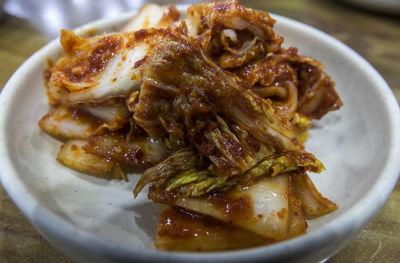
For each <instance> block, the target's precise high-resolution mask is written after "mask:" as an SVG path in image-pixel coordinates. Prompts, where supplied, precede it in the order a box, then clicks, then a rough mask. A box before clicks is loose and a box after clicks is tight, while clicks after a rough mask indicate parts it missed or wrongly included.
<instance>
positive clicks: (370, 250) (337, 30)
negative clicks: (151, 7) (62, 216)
mask: <svg viewBox="0 0 400 263" xmlns="http://www.w3.org/2000/svg"><path fill="white" fill-rule="evenodd" d="M246 5H248V6H250V7H254V8H260V9H264V10H268V11H270V12H273V13H276V14H280V15H283V16H287V17H291V18H294V19H296V20H299V21H302V22H304V23H306V24H309V25H311V26H313V27H316V28H319V29H321V30H322V31H325V32H327V33H329V34H331V35H332V36H334V37H335V38H337V39H339V40H341V41H343V42H344V43H346V44H347V45H349V46H350V47H352V48H353V49H355V50H356V51H357V52H358V53H360V54H361V55H362V56H363V57H365V58H366V59H367V60H368V61H369V62H370V63H371V64H372V65H373V66H374V67H375V68H376V69H377V70H378V71H379V72H380V73H381V74H382V76H383V77H384V78H385V79H386V81H387V82H388V84H389V85H390V87H391V88H392V90H393V92H394V94H395V96H396V98H397V100H400V51H399V48H400V17H395V16H388V15H383V14H376V13H372V12H367V11H364V10H360V9H357V8H353V7H351V6H347V5H343V4H341V3H340V2H336V1H328V0H300V1H298V0H287V1H282V0H279V1H278V0H269V1H262V0H259V1H247V3H246ZM47 42H48V39H46V38H45V37H44V36H43V33H41V32H40V31H39V30H38V29H36V28H35V27H34V26H33V25H32V24H30V23H29V22H27V21H25V20H22V19H19V18H17V17H14V16H11V15H7V14H6V15H4V16H3V17H2V18H1V19H0V87H3V86H4V85H5V83H6V81H7V80H8V79H9V78H10V76H11V74H12V73H13V72H14V71H15V70H16V69H17V68H18V66H19V65H20V64H21V63H22V62H23V61H24V60H26V59H27V58H28V57H29V56H30V55H31V54H32V53H33V52H34V51H36V50H38V49H39V48H41V47H42V46H43V45H45V44H46V43H47ZM399 161H400V160H399ZM399 261H400V183H398V184H397V186H396V188H395V189H394V191H393V193H392V194H391V196H390V198H389V200H388V201H387V203H386V204H385V206H384V207H383V208H382V209H381V210H380V212H379V213H378V214H377V215H376V216H375V217H374V218H373V220H371V221H370V222H369V224H367V225H366V227H364V228H363V229H362V230H361V232H360V233H359V235H358V236H357V238H356V239H355V240H354V241H353V242H352V243H351V244H350V245H349V246H347V247H346V248H345V249H344V250H342V251H341V252H340V253H338V254H337V255H336V256H334V257H333V258H331V259H330V260H329V262H399ZM0 262H70V260H69V259H68V258H66V257H65V256H64V255H62V254H61V253H60V252H58V251H57V250H55V249H54V248H53V247H52V246H51V245H50V244H49V243H48V242H47V241H46V240H44V239H43V238H42V237H41V236H40V235H39V234H38V233H37V232H36V231H35V229H34V228H33V227H32V226H31V225H30V224H29V223H28V222H27V220H26V219H25V218H24V216H23V215H22V214H21V212H19V210H18V209H17V208H16V207H15V205H14V204H13V203H12V201H11V200H10V198H9V197H8V196H7V194H6V192H5V191H4V189H3V188H2V187H1V186H0Z"/></svg>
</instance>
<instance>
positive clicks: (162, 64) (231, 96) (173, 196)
mask: <svg viewBox="0 0 400 263" xmlns="http://www.w3.org/2000/svg"><path fill="white" fill-rule="evenodd" d="M274 23H275V20H274V19H273V18H271V17H270V16H269V14H268V13H266V12H264V11H256V10H252V9H248V8H246V7H244V6H243V5H241V4H240V3H238V2H236V1H226V2H219V1H212V2H205V3H202V4H198V5H193V6H191V7H189V8H188V10H187V12H186V16H185V17H181V14H180V13H179V11H178V10H177V9H176V8H175V7H173V6H169V7H160V6H157V5H153V4H151V5H145V6H144V7H143V8H142V9H140V10H139V12H138V14H137V15H136V16H135V17H133V18H132V19H131V20H130V21H129V22H128V24H127V25H126V26H125V27H123V29H122V31H121V32H115V33H107V34H104V35H99V36H92V37H80V36H78V35H76V34H75V33H74V32H73V31H68V30H62V31H61V38H60V42H61V45H62V48H63V50H64V56H63V57H62V58H60V59H58V60H57V61H56V62H55V63H50V64H49V66H48V68H47V69H46V70H45V85H46V92H47V96H48V100H49V104H50V106H51V109H50V111H49V113H47V114H46V115H45V116H44V117H43V118H42V119H41V120H40V121H39V126H40V127H41V129H42V130H43V131H45V132H47V133H49V134H50V135H53V136H55V137H57V138H60V139H61V140H62V141H63V142H64V143H63V145H62V146H61V148H60V151H59V153H58V156H57V160H58V161H59V162H61V163H62V164H64V165H65V166H67V167H69V168H71V169H74V170H78V171H81V172H86V173H89V174H102V175H107V174H114V178H116V179H125V180H127V177H126V174H127V173H130V172H131V171H141V175H140V178H139V180H138V183H137V184H136V186H135V188H134V189H133V194H134V196H135V197H136V196H137V195H138V194H139V193H140V192H141V191H143V189H145V186H149V188H148V198H149V199H151V200H153V201H154V202H158V203H162V204H166V205H167V208H166V209H164V210H163V211H162V212H161V214H160V217H159V222H158V228H157V235H156V240H155V246H156V247H157V248H158V249H161V250H178V251H212V250H229V249H240V248H247V247H253V246H260V245H266V244H271V243H275V242H280V241H283V240H287V239H290V238H293V237H296V236H299V235H301V234H304V233H305V232H306V229H307V222H306V219H305V216H306V215H309V216H312V217H316V216H321V215H323V214H326V213H330V212H332V211H334V210H336V209H337V206H336V204H335V203H333V202H332V201H330V200H328V199H327V198H325V197H323V196H322V195H321V193H319V192H318V190H317V188H316V187H315V185H314V184H313V182H312V181H311V179H310V177H309V176H308V173H321V172H322V171H323V170H324V169H325V168H324V166H323V164H322V163H321V162H320V161H319V160H318V159H317V157H316V156H314V155H313V154H312V153H310V152H307V150H306V149H305V147H304V142H305V141H306V139H307V134H308V129H309V128H310V127H311V126H312V122H313V120H314V119H320V118H321V117H323V116H324V115H325V114H326V113H328V112H329V111H332V110H337V109H339V108H340V106H341V105H342V102H341V100H340V97H339V96H338V94H337V93H336V91H335V89H334V82H333V81H332V80H331V78H330V77H329V75H328V74H327V73H326V72H325V71H324V67H323V65H322V64H321V63H320V62H319V61H317V60H315V59H313V58H311V57H309V56H305V55H301V54H298V50H297V48H295V47H289V48H283V47H282V43H283V37H281V36H279V35H278V34H276V33H275V31H274V30H273V26H274ZM146 191H147V190H146Z"/></svg>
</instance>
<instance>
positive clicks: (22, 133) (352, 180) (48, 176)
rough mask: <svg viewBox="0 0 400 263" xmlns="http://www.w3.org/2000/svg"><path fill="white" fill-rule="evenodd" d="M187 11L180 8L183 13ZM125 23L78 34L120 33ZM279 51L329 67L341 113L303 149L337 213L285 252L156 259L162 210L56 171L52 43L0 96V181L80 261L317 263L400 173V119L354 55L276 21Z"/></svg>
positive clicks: (372, 209)
mask: <svg viewBox="0 0 400 263" xmlns="http://www.w3.org/2000/svg"><path fill="white" fill-rule="evenodd" d="M181 8H183V9H185V7H181ZM131 16H132V14H126V15H123V16H120V17H118V18H115V19H112V20H101V21H98V22H95V23H92V24H90V25H88V26H85V27H83V28H81V29H79V30H78V31H79V32H81V33H84V32H85V31H86V30H88V29H90V31H93V30H92V29H93V28H95V29H97V31H98V32H99V33H101V32H105V31H111V30H117V29H118V28H119V27H120V26H121V25H122V24H124V22H125V21H126V20H127V19H128V18H129V17H131ZM274 17H275V18H276V19H277V21H278V22H277V24H276V30H277V32H278V33H279V34H281V35H283V36H284V37H285V45H286V46H288V45H295V46H297V47H299V50H300V53H303V54H308V55H311V56H313V57H315V58H317V59H319V60H320V61H322V62H323V63H324V64H325V65H326V71H327V72H328V73H329V74H330V75H331V76H332V78H333V79H334V80H335V81H336V88H337V91H338V92H339V94H340V95H341V97H342V99H343V102H344V106H343V108H341V109H340V110H339V111H336V112H332V113H330V114H328V115H327V116H326V117H325V118H323V120H322V121H319V122H318V123H316V125H315V127H314V128H313V129H312V131H311V134H310V137H309V141H308V143H307V149H308V150H309V151H310V152H312V153H314V154H315V155H316V156H317V157H319V159H320V160H321V161H322V162H323V163H324V164H325V166H326V168H327V171H326V172H324V173H322V174H320V175H312V178H313V180H314V182H315V183H316V185H317V188H318V189H319V190H320V191H321V192H322V193H323V194H324V195H326V196H328V197H329V198H330V199H332V200H333V201H335V202H336V203H337V204H338V205H339V210H337V211H336V212H334V213H331V214H329V215H326V216H323V217H321V218H318V219H313V220H309V221H308V222H309V230H308V233H307V234H306V235H303V236H301V237H298V238H295V239H292V240H289V241H285V242H282V243H278V244H274V245H269V246H263V247H257V248H252V249H245V250H238V251H229V252H218V253H175V252H160V251H156V250H155V249H154V248H153V246H152V244H153V239H154V236H155V228H156V221H157V216H158V213H159V207H158V206H157V205H156V204H154V203H152V202H151V201H148V200H147V199H146V194H145V193H142V194H141V195H140V196H139V197H138V198H137V199H133V196H132V189H133V187H134V185H135V183H136V180H137V177H138V176H137V175H129V182H120V181H116V180H111V181H108V180H104V179H100V178H95V177H91V176H88V175H85V174H81V173H77V172H75V171H72V170H70V169H68V168H66V167H64V166H62V165H60V164H59V163H57V162H56V160H55V157H56V154H57V151H58V148H59V145H60V142H58V141H56V140H55V139H53V138H52V137H50V136H48V135H46V134H45V133H43V132H42V131H40V129H39V127H38V125H37V122H38V120H39V119H40V117H41V116H42V115H43V114H45V113H46V112H47V111H48V109H49V107H48V105H47V98H46V94H45V88H44V86H43V69H44V65H45V60H46V57H50V58H56V57H57V56H59V55H60V46H59V44H58V40H55V41H53V42H51V43H50V44H48V45H47V46H45V47H44V48H42V49H41V50H39V51H38V52H36V53H35V54H34V55H33V56H32V57H31V58H29V59H28V60H27V61H26V62H25V63H24V64H23V65H22V66H21V67H20V68H19V69H18V70H17V71H16V72H15V73H14V75H13V76H12V78H11V79H10V80H9V82H8V83H7V85H6V86H5V88H4V89H3V91H2V93H1V97H0V167H1V182H2V184H3V186H4V188H5V189H6V191H7V193H8V194H9V195H10V197H11V198H12V199H13V201H14V202H15V203H16V205H17V206H18V207H19V209H20V210H21V211H22V212H23V213H24V214H25V216H26V217H27V218H28V220H29V221H30V222H31V223H32V224H33V225H34V226H35V228H36V229H37V230H38V231H39V232H40V233H41V234H42V235H43V236H44V237H46V238H47V239H48V240H49V241H50V242H51V244H52V245H54V247H56V248H57V249H59V250H60V251H62V252H63V253H64V254H66V255H67V256H69V257H71V258H72V259H74V260H75V261H78V262H115V261H122V262H128V261H129V262H133V261H134V262H145V261H152V262H189V261H190V262H202V263H206V262H251V261H260V262H261V261H262V262H272V261H274V262H275V261H280V262H315V261H320V260H323V259H324V258H327V257H329V256H331V255H333V254H334V253H336V252H337V251H339V250H340V249H341V248H343V247H344V246H345V245H346V244H347V243H348V242H349V241H350V240H351V238H353V237H354V235H355V234H356V233H357V232H358V231H359V230H360V229H361V227H362V226H363V225H364V224H366V223H367V221H368V220H369V219H370V218H371V217H372V215H373V214H374V213H376V212H377V210H378V209H379V208H380V207H381V206H382V205H383V203H384V202H385V200H386V199H387V197H388V196H389V194H390V193H391V191H392V189H393V187H394V185H395V183H396V181H397V177H398V174H399V171H400V161H399V160H400V150H399V148H400V112H399V107H398V104H397V102H396V100H395V98H394V96H393V95H392V93H391V90H390V88H389V87H388V86H387V84H386V83H385V81H384V80H383V79H382V77H381V76H380V75H379V74H378V73H377V72H376V71H375V69H374V68H373V67H372V66H371V65H370V64H368V62H366V61H365V60H364V59H363V58H361V57H360V56H359V55H358V54H356V53H355V52H354V51H353V50H351V49H350V48H348V47H347V46H345V45H344V44H342V43H341V42H339V41H337V40H335V39H334V38H332V37H330V36H329V35H327V34H325V33H322V32H320V31H318V30H316V29H313V28H311V27H309V26H307V25H304V24H301V23H299V22H296V21H293V20H290V19H288V18H284V17H280V16H274Z"/></svg>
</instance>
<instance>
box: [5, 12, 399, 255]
mask: <svg viewBox="0 0 400 263" xmlns="http://www.w3.org/2000/svg"><path fill="white" fill-rule="evenodd" d="M177 7H178V9H179V10H180V11H181V10H186V8H187V7H188V5H177ZM136 12H137V11H130V12H128V13H124V14H122V15H120V16H119V17H117V18H111V19H110V18H105V19H100V20H97V21H94V22H92V23H89V24H86V25H84V26H81V27H79V28H77V29H76V31H75V32H78V33H80V32H85V31H86V30H90V29H93V28H96V29H102V28H105V27H107V26H112V25H113V24H119V23H122V22H123V21H126V20H127V19H128V18H130V17H132V15H134V14H135V13H136ZM270 15H271V16H272V17H273V18H274V19H276V20H277V21H278V22H277V23H280V24H282V25H285V26H289V27H292V28H295V29H297V30H302V31H304V32H306V33H307V34H309V35H311V36H312V37H316V38H318V39H319V40H321V39H324V40H325V41H329V42H331V43H332V45H335V46H336V47H337V49H340V50H341V52H343V53H344V55H346V56H347V57H350V58H351V59H352V60H355V61H357V63H358V64H359V65H360V66H362V67H363V70H365V71H367V72H368V73H369V74H371V75H372V76H373V77H374V80H375V87H376V88H377V89H378V90H379V93H380V95H381V96H382V98H383V101H386V104H385V105H386V109H387V112H388V116H387V118H388V119H389V120H390V123H391V126H390V135H391V138H392V140H391V141H390V143H391V145H390V146H389V147H390V150H389V151H388V153H389V154H388V159H387V160H386V165H385V167H384V168H383V169H382V171H381V173H380V177H379V179H377V180H376V181H375V183H374V184H373V185H372V187H371V189H370V190H369V191H368V192H367V193H366V194H365V195H364V196H363V197H362V198H361V199H360V200H359V201H358V202H357V203H355V204H354V205H353V206H352V207H349V208H348V211H347V212H346V213H344V214H341V215H339V216H338V217H337V218H335V219H333V220H331V221H330V222H328V223H327V224H325V225H323V226H321V227H319V228H318V229H317V230H315V231H313V232H309V233H307V234H305V235H302V236H300V237H297V238H294V239H290V240H287V241H284V242H281V243H276V244H272V245H267V246H261V247H255V248H249V249H243V250H233V251H222V252H201V253H196V252H165V251H157V250H154V249H148V248H140V247H130V246H128V245H125V244H120V243H116V242H113V241H110V240H109V239H107V238H105V237H99V236H97V235H96V234H94V233H90V232H88V231H86V230H84V229H81V228H79V226H76V225H74V224H72V223H70V222H68V221H66V220H64V219H63V218H62V217H61V216H59V215H57V214H55V213H54V212H52V211H51V210H49V209H48V208H47V207H45V206H43V205H41V204H40V203H39V202H38V201H37V200H36V199H35V198H34V196H33V195H31V194H30V191H29V188H28V187H27V185H25V184H24V183H23V181H22V180H21V179H20V178H19V177H18V176H17V172H16V169H15V167H14V166H13V161H12V157H11V155H10V153H9V150H8V147H7V145H8V142H7V139H6V133H7V132H6V128H5V127H6V126H7V119H8V116H9V114H10V113H9V105H10V103H11V98H12V97H13V95H14V93H15V92H16V91H17V90H18V89H16V88H15V87H18V86H20V85H21V84H22V81H21V79H20V78H19V75H20V74H24V72H29V71H30V70H31V69H32V68H33V66H34V65H35V64H37V63H38V62H39V61H42V63H44V58H45V57H46V55H47V54H49V53H51V52H54V51H56V50H58V49H59V48H60V47H59V40H58V39H55V40H53V41H51V42H50V43H48V44H47V45H45V46H44V47H42V48H41V49H40V50H38V51H37V52H35V53H34V54H33V55H32V56H31V57H30V58H28V59H27V60H26V61H25V62H24V63H23V64H22V65H21V66H20V67H19V68H18V69H17V71H16V72H15V73H14V74H13V75H12V76H11V78H10V79H9V81H8V82H7V83H6V85H5V86H4V88H3V90H2V92H1V94H0V156H1V158H0V166H1V167H2V170H1V171H0V179H1V183H2V185H3V187H4V189H5V190H6V192H7V193H8V195H9V196H10V198H11V199H12V200H13V202H14V203H15V204H16V205H17V207H18V208H19V209H20V210H21V211H22V213H23V214H24V215H25V217H27V218H28V220H29V221H30V222H31V223H32V224H33V225H34V226H35V228H36V229H37V230H38V231H39V232H40V233H42V234H43V232H42V230H41V229H45V230H46V231H48V232H51V233H52V234H54V236H55V237H56V238H58V239H61V240H64V241H66V242H67V243H68V244H71V246H74V245H75V246H76V245H78V246H79V247H80V248H82V249H84V250H86V251H89V252H92V253H96V254H103V255H106V256H108V257H109V256H110V255H115V256H116V257H117V258H119V259H135V260H138V261H147V260H152V261H157V260H164V261H167V262H184V261H186V260H188V259H189V258H190V260H191V261H203V262H204V261H207V262H225V261H227V260H228V261H231V262H243V261H248V260H249V259H251V258H263V259H274V260H276V259H284V258H287V257H288V255H290V256H291V257H292V256H295V255H300V254H304V253H311V252H312V251H315V250H316V249H322V248H323V247H325V246H326V245H328V244H329V243H331V242H332V240H333V239H334V240H343V239H344V237H345V236H346V235H347V234H348V233H349V232H351V233H355V232H358V231H359V229H361V227H362V226H363V225H365V224H366V223H367V222H368V221H369V220H370V219H371V217H372V216H373V215H374V214H375V213H376V212H377V211H378V209H380V208H381V207H382V206H383V204H384V203H385V201H386V200H387V198H388V197H389V195H390V194H391V192H392V190H393V188H394V187H395V183H396V182H397V179H398V176H399V173H400V162H399V161H398V160H399V159H400V108H399V105H398V103H397V101H396V99H395V97H394V95H393V93H392V91H391V89H390V87H389V86H388V85H387V83H386V82H385V80H384V79H383V78H382V77H381V75H380V74H379V73H378V72H377V71H376V70H375V69H374V68H373V66H372V65H370V64H369V63H368V62H367V61H366V60H365V59H364V58H362V57H361V56H360V55H359V54H357V53H356V52H355V51H354V50H352V49H351V48H350V47H348V46H347V45H345V44H344V43H342V42H340V41H339V40H337V39H335V38H334V37H332V36H330V35H328V34H326V33H324V32H322V31H320V30H318V29H316V28H313V27H311V26H309V25H306V24H304V23H301V22H298V21H296V20H293V19H290V18H287V17H283V16H280V15H276V14H272V13H270ZM377 193H379V194H377ZM371 206H373V209H371ZM38 214H39V215H40V216H38ZM354 215H358V216H354ZM327 233H330V235H327ZM343 246H344V245H343Z"/></svg>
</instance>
